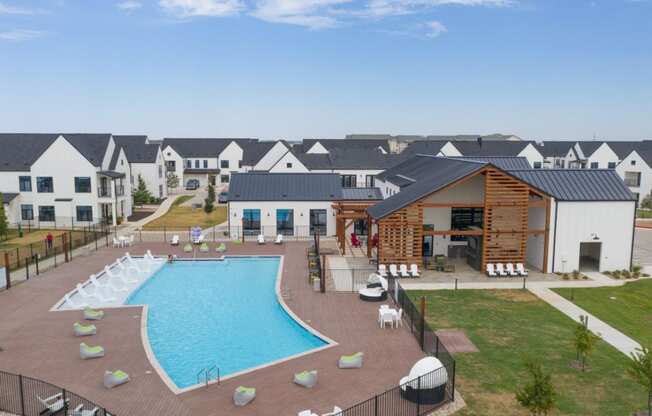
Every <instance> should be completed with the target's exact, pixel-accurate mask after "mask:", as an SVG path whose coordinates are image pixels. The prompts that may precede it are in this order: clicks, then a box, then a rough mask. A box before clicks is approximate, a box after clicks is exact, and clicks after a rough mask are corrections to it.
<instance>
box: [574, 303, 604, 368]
mask: <svg viewBox="0 0 652 416" xmlns="http://www.w3.org/2000/svg"><path fill="white" fill-rule="evenodd" d="M599 339H600V337H599V336H597V335H595V334H594V333H593V332H591V331H590V330H589V317H588V316H584V315H580V323H579V324H577V326H576V327H575V339H574V344H575V348H576V349H577V360H578V361H580V359H581V362H582V371H584V370H585V368H586V359H587V358H588V356H589V355H590V354H591V353H592V352H593V349H594V348H595V344H596V343H597V342H598V340H599Z"/></svg>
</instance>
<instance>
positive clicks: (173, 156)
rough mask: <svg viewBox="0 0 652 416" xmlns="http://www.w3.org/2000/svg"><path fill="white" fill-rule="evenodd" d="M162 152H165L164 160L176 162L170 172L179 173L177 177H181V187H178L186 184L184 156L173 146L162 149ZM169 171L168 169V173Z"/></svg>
mask: <svg viewBox="0 0 652 416" xmlns="http://www.w3.org/2000/svg"><path fill="white" fill-rule="evenodd" d="M162 153H163V161H164V162H167V161H174V162H175V167H174V170H171V171H170V172H174V174H175V175H177V177H178V178H179V187H178V188H177V189H180V188H182V187H183V186H185V184H186V182H185V181H184V178H183V169H184V168H185V165H184V163H183V158H182V157H181V155H179V153H177V152H176V150H174V149H173V148H172V147H171V146H166V147H165V149H162ZM167 172H168V171H167V170H166V175H167Z"/></svg>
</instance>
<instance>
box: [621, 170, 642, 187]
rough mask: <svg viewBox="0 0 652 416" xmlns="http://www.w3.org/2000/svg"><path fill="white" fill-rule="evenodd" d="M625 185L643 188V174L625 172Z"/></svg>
mask: <svg viewBox="0 0 652 416" xmlns="http://www.w3.org/2000/svg"><path fill="white" fill-rule="evenodd" d="M625 185H627V186H641V172H625Z"/></svg>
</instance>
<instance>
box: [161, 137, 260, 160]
mask: <svg viewBox="0 0 652 416" xmlns="http://www.w3.org/2000/svg"><path fill="white" fill-rule="evenodd" d="M256 141H258V139H223V138H204V139H196V138H165V139H163V144H162V145H161V148H162V149H165V148H166V147H167V146H170V147H172V148H173V149H174V151H175V152H177V153H179V155H180V156H181V157H184V158H188V157H211V158H216V157H218V155H219V154H220V153H221V152H222V150H224V148H225V147H226V146H228V145H229V143H231V142H236V143H238V145H240V146H246V144H247V143H251V142H256Z"/></svg>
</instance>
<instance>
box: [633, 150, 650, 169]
mask: <svg viewBox="0 0 652 416" xmlns="http://www.w3.org/2000/svg"><path fill="white" fill-rule="evenodd" d="M636 153H638V155H639V156H641V159H643V161H644V162H645V163H647V165H648V166H649V167H650V168H651V169H652V147H650V148H641V149H636Z"/></svg>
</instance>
